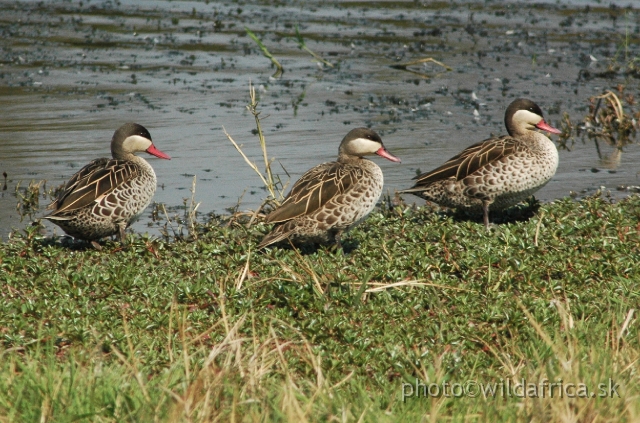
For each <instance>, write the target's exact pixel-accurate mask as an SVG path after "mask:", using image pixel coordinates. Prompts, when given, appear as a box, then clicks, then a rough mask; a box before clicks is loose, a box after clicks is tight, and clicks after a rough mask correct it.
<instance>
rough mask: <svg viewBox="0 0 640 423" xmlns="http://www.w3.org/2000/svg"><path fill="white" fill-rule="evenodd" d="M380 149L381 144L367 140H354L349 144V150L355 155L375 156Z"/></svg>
mask: <svg viewBox="0 0 640 423" xmlns="http://www.w3.org/2000/svg"><path fill="white" fill-rule="evenodd" d="M380 147H382V144H380V143H379V142H375V141H371V140H370V139H367V138H356V139H355V140H353V141H351V142H350V143H349V150H351V151H353V152H354V153H356V154H375V152H376V151H378V149H379V148H380Z"/></svg>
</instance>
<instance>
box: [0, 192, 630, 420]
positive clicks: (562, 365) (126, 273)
mask: <svg viewBox="0 0 640 423" xmlns="http://www.w3.org/2000/svg"><path fill="white" fill-rule="evenodd" d="M531 215H532V217H531V218H530V219H512V221H511V223H502V224H499V225H495V226H494V228H493V230H492V231H491V232H487V231H486V230H485V229H484V227H483V225H482V224H481V223H479V222H477V221H470V220H466V219H464V218H454V217H452V216H451V215H449V214H444V213H442V212H437V211H434V210H433V209H431V208H428V207H425V208H418V209H413V208H396V209H392V210H384V211H377V212H374V213H373V214H372V216H371V217H370V218H369V219H368V220H366V221H365V222H364V223H363V224H362V225H360V226H359V227H358V228H356V229H355V230H353V231H352V232H351V233H350V234H349V235H348V236H346V237H345V242H344V244H345V250H346V253H343V252H340V251H339V252H333V251H331V250H330V249H323V248H320V249H318V250H311V249H302V250H295V249H291V248H274V249H267V250H266V251H255V245H256V244H257V243H258V242H259V240H260V239H261V237H262V236H263V234H264V233H265V232H266V231H267V227H266V226H264V225H262V224H258V225H256V226H253V227H252V228H250V229H245V228H244V227H243V226H241V225H229V226H226V227H223V226H221V225H219V224H217V223H215V222H214V223H211V224H208V225H206V226H205V227H204V228H202V231H201V233H200V236H199V237H198V239H197V240H195V241H189V242H187V241H172V242H167V241H163V240H159V239H152V238H148V237H145V236H138V235H134V236H130V237H129V239H128V241H129V242H128V244H127V245H125V246H121V245H120V244H118V243H113V242H105V243H104V244H103V250H102V251H96V250H93V249H91V248H86V247H85V246H84V245H83V244H80V243H78V244H73V243H68V242H66V241H64V242H63V241H61V240H60V239H56V240H52V239H46V238H42V237H40V236H39V235H37V234H38V231H37V228H35V227H34V228H31V227H30V228H27V229H26V230H25V231H23V233H22V234H20V235H17V236H15V237H14V238H13V239H11V240H10V241H8V242H6V243H3V244H0V287H1V289H0V293H1V295H2V298H1V300H0V333H1V334H2V345H1V350H0V355H1V357H2V360H1V361H0V422H32V421H40V422H71V421H74V422H85V421H92V422H93V421H96V422H124V421H130V422H146V421H158V422H183V421H184V422H209V421H291V422H303V421H335V422H343V421H353V422H386V421H389V422H392V421H461V422H462V421H491V422H496V421H527V422H529V421H535V422H547V421H563V422H574V421H575V422H578V421H579V422H595V421H597V422H621V421H639V420H640V398H639V395H640V389H638V388H639V386H640V383H639V373H638V363H639V361H638V360H639V359H640V347H639V340H640V339H639V336H638V320H637V315H638V313H637V308H638V306H639V302H640V288H639V286H640V283H639V281H640V267H639V266H638V262H639V258H640V236H639V232H638V231H639V228H640V223H639V222H640V220H639V217H640V198H639V197H637V196H632V197H629V198H628V199H626V200H624V201H621V202H619V203H616V204H612V203H611V202H610V201H609V200H608V199H607V198H604V197H594V198H588V199H585V200H582V201H580V202H574V201H571V200H562V201H558V202H555V203H552V204H543V205H541V206H540V207H539V209H538V210H537V211H536V212H535V213H534V214H531ZM492 386H493V387H494V388H495V389H494V391H493V394H492V391H491V387H492ZM487 387H488V388H489V390H488V391H487Z"/></svg>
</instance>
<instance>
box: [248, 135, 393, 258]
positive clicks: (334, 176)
mask: <svg viewBox="0 0 640 423" xmlns="http://www.w3.org/2000/svg"><path fill="white" fill-rule="evenodd" d="M374 154H377V155H378V156H381V157H384V158H386V159H388V160H391V161H392V162H398V163H400V159H398V158H397V157H395V156H393V155H392V154H391V153H389V152H388V151H387V149H386V148H385V147H384V145H383V144H382V139H380V136H379V135H378V134H377V133H375V132H374V131H372V130H370V129H367V128H356V129H353V130H351V131H350V132H349V133H348V134H347V135H346V136H345V137H344V139H343V140H342V142H341V143H340V148H339V149H338V160H337V161H335V162H329V163H323V164H321V165H318V166H316V167H314V168H313V169H310V170H309V171H307V172H306V173H305V174H304V175H302V177H301V178H300V179H299V180H298V181H297V182H296V183H295V184H294V185H293V188H291V192H290V193H289V195H287V197H286V198H285V200H284V202H283V203H282V205H281V206H280V207H278V208H277V209H275V210H274V211H272V212H271V213H269V215H268V216H267V218H266V221H267V222H268V223H275V226H274V228H273V229H272V230H271V232H270V233H269V234H267V235H266V236H265V237H264V239H263V240H262V242H260V244H259V245H258V248H262V247H266V246H267V245H270V244H273V243H276V242H279V241H283V240H285V239H290V240H291V241H292V242H298V241H301V242H317V243H332V242H334V243H336V244H337V246H338V248H340V247H341V245H340V237H341V236H342V233H343V232H344V231H347V230H349V229H350V228H352V227H353V226H355V225H357V224H358V223H360V222H361V221H362V220H363V219H364V218H365V217H367V215H368V214H369V213H371V211H372V210H373V208H374V207H375V205H376V203H377V202H378V199H379V198H380V195H381V194H382V185H383V177H382V171H381V170H380V168H379V167H378V165H377V164H375V163H374V162H372V161H371V160H368V159H365V158H364V157H363V156H370V155H374Z"/></svg>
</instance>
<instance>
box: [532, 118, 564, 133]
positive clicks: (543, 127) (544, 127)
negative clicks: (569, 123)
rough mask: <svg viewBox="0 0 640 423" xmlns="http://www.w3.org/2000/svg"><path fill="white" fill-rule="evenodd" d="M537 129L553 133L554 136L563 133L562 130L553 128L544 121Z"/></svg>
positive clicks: (539, 123)
mask: <svg viewBox="0 0 640 423" xmlns="http://www.w3.org/2000/svg"><path fill="white" fill-rule="evenodd" d="M536 128H538V129H542V130H543V131H547V132H551V133H552V134H561V133H562V131H561V130H559V129H556V128H554V127H553V126H551V125H549V124H548V123H547V122H545V121H544V120H541V121H540V122H538V124H537V125H536Z"/></svg>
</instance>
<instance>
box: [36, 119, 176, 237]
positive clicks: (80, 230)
mask: <svg viewBox="0 0 640 423" xmlns="http://www.w3.org/2000/svg"><path fill="white" fill-rule="evenodd" d="M127 140H128V141H127ZM132 140H133V141H132ZM145 140H146V141H148V142H146V141H145ZM136 151H147V152H149V153H150V154H153V155H156V156H158V157H160V158H165V159H168V158H169V156H167V155H166V154H164V153H162V152H160V151H158V150H157V149H155V147H154V146H153V143H152V141H151V135H149V132H148V131H147V130H146V129H145V128H144V127H142V126H141V125H138V124H134V123H128V124H125V125H123V126H122V127H120V128H119V129H118V130H117V131H116V132H115V133H114V135H113V139H112V141H111V152H112V156H113V159H106V158H102V159H96V160H94V161H92V162H91V163H89V164H88V165H86V166H85V167H83V168H82V169H80V171H79V172H77V173H76V174H75V175H73V176H72V177H71V179H70V180H69V182H67V184H66V185H65V186H64V188H63V190H62V191H61V192H60V194H59V195H58V197H57V198H56V199H55V200H54V201H53V202H52V203H51V204H50V205H49V206H48V207H47V208H48V209H51V210H53V212H52V213H51V214H50V215H48V216H45V219H49V220H50V221H52V222H53V223H55V224H56V225H58V226H60V227H61V228H62V229H63V230H64V231H65V232H66V233H67V234H69V235H71V236H73V237H75V238H79V239H84V240H87V241H93V240H97V239H100V238H103V237H106V236H111V235H115V234H118V235H119V236H120V238H122V237H123V235H124V230H125V228H126V227H127V226H129V225H130V224H131V223H132V222H133V220H135V218H136V217H137V216H138V215H140V214H141V213H142V212H143V211H144V209H145V208H146V207H147V206H148V205H149V203H150V202H151V199H152V198H153V194H154V193H155V190H156V184H157V182H156V174H155V172H154V171H153V168H152V167H151V165H149V163H147V161H146V160H144V159H142V158H141V157H138V156H135V155H134V154H133V153H134V152H136Z"/></svg>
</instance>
